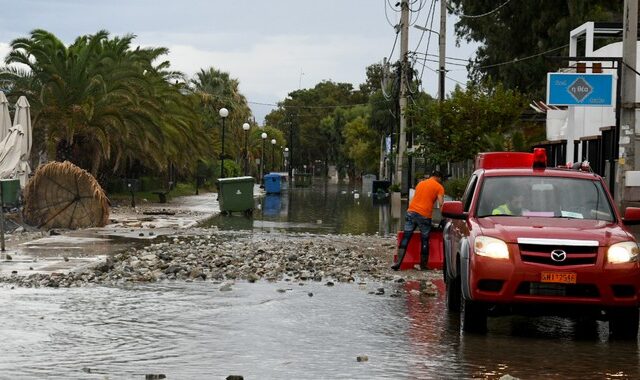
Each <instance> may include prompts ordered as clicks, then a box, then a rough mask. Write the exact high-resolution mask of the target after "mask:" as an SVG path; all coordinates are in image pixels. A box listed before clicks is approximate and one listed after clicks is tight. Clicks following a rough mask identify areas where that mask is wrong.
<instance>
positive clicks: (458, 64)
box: [416, 58, 467, 67]
mask: <svg viewBox="0 0 640 380" xmlns="http://www.w3.org/2000/svg"><path fill="white" fill-rule="evenodd" d="M416 60H419V61H429V62H440V61H439V60H437V59H431V58H416ZM447 65H452V66H462V67H467V64H462V63H456V62H447Z"/></svg>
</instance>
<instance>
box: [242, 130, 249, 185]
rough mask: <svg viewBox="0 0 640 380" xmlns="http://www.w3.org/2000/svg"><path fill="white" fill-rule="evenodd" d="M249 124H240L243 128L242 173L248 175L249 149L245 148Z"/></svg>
mask: <svg viewBox="0 0 640 380" xmlns="http://www.w3.org/2000/svg"><path fill="white" fill-rule="evenodd" d="M250 128H251V125H249V123H244V124H242V129H243V130H244V175H245V176H246V175H248V174H247V172H248V171H249V149H248V148H247V142H248V140H249V129H250Z"/></svg>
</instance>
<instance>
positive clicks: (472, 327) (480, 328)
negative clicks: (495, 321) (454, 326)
mask: <svg viewBox="0 0 640 380" xmlns="http://www.w3.org/2000/svg"><path fill="white" fill-rule="evenodd" d="M462 330H464V331H466V332H470V333H485V332H487V306H486V305H485V304H483V303H480V302H476V301H471V300H464V307H463V308H462Z"/></svg>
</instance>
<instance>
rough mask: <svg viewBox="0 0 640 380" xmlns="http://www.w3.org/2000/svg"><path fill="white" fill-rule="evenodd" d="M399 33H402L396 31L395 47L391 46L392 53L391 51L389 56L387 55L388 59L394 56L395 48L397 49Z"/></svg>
mask: <svg viewBox="0 0 640 380" xmlns="http://www.w3.org/2000/svg"><path fill="white" fill-rule="evenodd" d="M399 35H400V33H398V32H396V39H395V40H394V41H393V47H392V48H391V53H389V57H387V61H389V60H390V59H391V57H392V56H393V52H394V50H396V43H397V42H398V36H399Z"/></svg>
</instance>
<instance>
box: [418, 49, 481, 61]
mask: <svg viewBox="0 0 640 380" xmlns="http://www.w3.org/2000/svg"><path fill="white" fill-rule="evenodd" d="M411 53H413V54H419V55H426V56H429V57H440V56H439V55H438V54H425V53H423V52H419V51H412V52H411ZM445 58H446V59H450V60H452V61H462V62H467V63H468V62H469V59H468V58H467V59H464V58H456V57H449V56H447V57H445Z"/></svg>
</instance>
